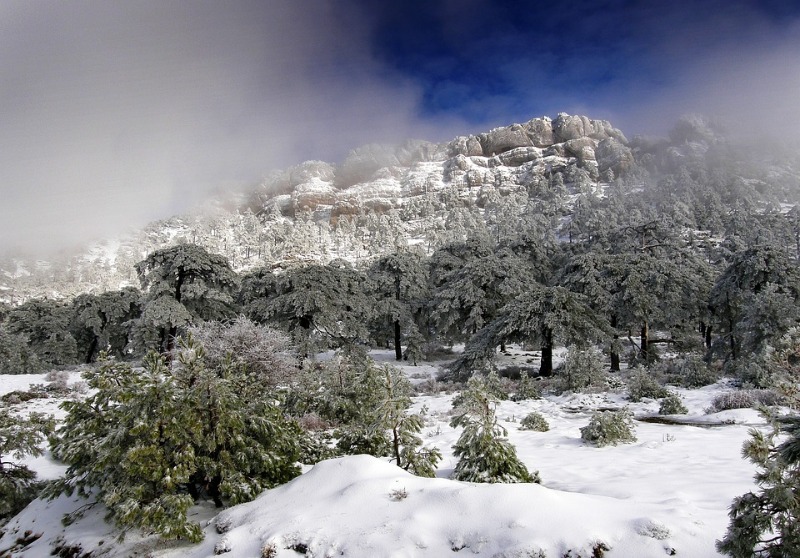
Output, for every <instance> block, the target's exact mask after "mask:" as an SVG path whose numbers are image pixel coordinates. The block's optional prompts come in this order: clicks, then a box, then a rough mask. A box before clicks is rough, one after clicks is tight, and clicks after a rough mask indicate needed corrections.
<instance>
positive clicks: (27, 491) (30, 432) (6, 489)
mask: <svg viewBox="0 0 800 558" xmlns="http://www.w3.org/2000/svg"><path fill="white" fill-rule="evenodd" d="M54 426H55V422H54V420H53V418H52V417H46V416H44V415H42V414H39V413H31V414H30V415H29V416H28V417H27V418H21V417H18V416H16V415H14V414H12V413H11V411H9V410H8V409H0V523H2V520H4V519H6V518H8V517H11V516H12V515H14V514H16V513H17V512H19V511H20V510H21V509H22V508H24V507H25V506H26V505H27V504H28V502H30V501H31V500H33V499H34V498H35V497H36V492H37V490H38V489H39V488H40V487H39V486H38V485H37V482H36V473H35V472H34V471H32V470H31V469H30V468H28V466H27V465H24V464H23V463H20V462H19V461H18V460H20V459H22V458H23V457H25V456H28V455H29V456H32V457H37V456H40V455H42V453H44V451H43V450H42V447H41V444H42V442H43V441H44V440H45V438H46V437H47V436H48V435H49V434H50V433H52V432H53V428H54ZM12 457H13V458H14V459H15V461H12V460H10V458H12Z"/></svg>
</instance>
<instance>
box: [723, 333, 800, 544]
mask: <svg viewBox="0 0 800 558" xmlns="http://www.w3.org/2000/svg"><path fill="white" fill-rule="evenodd" d="M798 356H800V330H798V329H797V328H794V329H792V330H790V331H789V332H788V333H787V334H786V335H785V336H784V338H783V339H781V341H780V343H778V344H777V347H776V349H775V350H774V351H773V352H772V353H771V354H770V356H769V359H768V366H769V368H770V369H772V370H773V373H772V380H773V382H774V384H775V385H776V386H777V389H778V390H779V391H780V392H781V394H782V395H783V396H784V398H785V400H786V403H787V406H789V407H790V408H792V409H794V410H796V409H798V408H800V392H799V391H798V389H797V378H798V376H800V358H798ZM763 415H764V417H765V418H766V419H767V420H768V423H769V424H770V427H771V428H770V430H769V431H768V432H762V431H760V430H756V429H751V431H750V439H749V440H748V441H747V442H745V444H744V447H743V448H742V455H743V456H744V457H745V458H747V459H748V460H749V461H751V462H752V463H754V464H755V465H756V466H757V467H758V471H757V472H756V475H755V481H756V484H757V485H758V487H759V490H758V491H756V492H748V493H747V494H744V495H742V496H739V497H737V498H735V499H734V500H733V504H732V505H731V508H730V512H729V513H728V516H729V517H730V523H729V524H728V530H727V532H726V533H725V537H724V538H723V539H722V540H720V541H717V550H719V551H720V552H722V553H724V554H727V555H728V556H733V557H734V558H744V557H751V556H764V557H767V558H791V557H794V556H798V555H800V416H798V415H797V414H796V412H794V413H792V414H788V415H783V416H775V415H774V414H773V415H771V414H769V413H768V412H766V411H764V412H763Z"/></svg>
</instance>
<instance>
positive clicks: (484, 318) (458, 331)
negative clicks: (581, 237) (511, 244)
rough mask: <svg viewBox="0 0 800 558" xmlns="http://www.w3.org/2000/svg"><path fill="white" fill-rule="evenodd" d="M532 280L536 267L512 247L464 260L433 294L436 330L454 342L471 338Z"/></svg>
mask: <svg viewBox="0 0 800 558" xmlns="http://www.w3.org/2000/svg"><path fill="white" fill-rule="evenodd" d="M533 282H534V272H533V269H532V268H531V267H530V266H529V265H528V264H527V263H526V262H525V260H523V259H522V258H520V257H517V256H516V255H515V254H514V253H513V252H511V251H510V250H501V251H499V252H492V253H490V254H486V255H483V256H481V257H478V258H474V259H470V260H468V261H465V262H464V263H463V264H462V265H461V266H460V267H459V268H458V269H456V270H454V271H453V272H451V273H450V274H449V275H448V276H447V278H446V279H445V280H444V282H443V283H442V284H441V285H440V286H439V288H437V289H436V290H435V291H434V293H433V297H432V300H431V307H432V312H431V314H432V318H433V320H434V323H435V324H436V330H437V332H438V333H439V335H442V336H444V337H445V338H447V339H449V340H452V341H459V340H463V339H467V338H469V336H471V335H473V334H474V333H476V332H477V331H478V330H479V329H481V328H482V327H484V326H485V325H486V324H488V323H489V322H491V321H492V320H493V319H494V318H496V317H497V314H498V311H499V310H500V308H501V307H503V306H504V305H505V304H507V303H508V302H509V301H510V300H512V299H514V297H516V296H518V295H520V294H522V293H523V292H524V291H525V290H526V289H527V288H528V286H529V285H530V284H531V283H533Z"/></svg>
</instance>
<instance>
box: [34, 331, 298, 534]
mask: <svg viewBox="0 0 800 558" xmlns="http://www.w3.org/2000/svg"><path fill="white" fill-rule="evenodd" d="M85 378H86V380H87V383H88V384H89V387H90V388H93V389H94V390H95V392H94V393H93V394H92V395H91V396H90V397H88V398H87V399H86V400H83V401H69V402H66V403H64V408H65V409H66V410H67V412H68V415H67V418H66V420H65V423H64V426H63V427H62V428H61V430H59V436H58V438H57V439H56V440H55V442H54V444H53V453H54V454H55V455H56V456H57V457H58V458H59V459H61V460H62V461H64V462H65V463H67V465H68V466H69V467H68V469H67V473H66V475H65V476H64V478H63V479H62V480H60V481H59V482H58V483H56V484H55V485H53V487H52V489H51V490H50V495H51V496H55V495H57V494H60V493H67V494H72V493H73V492H75V491H77V493H78V494H79V495H81V496H84V497H93V498H97V499H98V500H99V501H100V502H102V503H103V504H104V505H105V506H106V507H107V508H108V510H109V514H108V515H109V518H110V519H112V520H113V521H114V522H115V523H116V524H117V525H118V526H119V527H121V528H122V529H123V533H124V532H125V531H127V530H130V529H143V530H145V531H150V532H155V533H158V534H159V535H161V536H162V537H164V538H182V539H187V540H191V541H197V540H200V539H201V538H202V530H201V528H200V526H199V525H198V524H196V523H194V522H192V521H191V520H190V519H189V517H188V510H189V508H190V507H191V506H192V504H193V501H194V499H196V498H200V497H203V496H206V497H208V498H210V499H212V500H214V502H215V503H216V504H217V505H222V504H223V503H228V504H236V503H240V502H244V501H247V500H250V499H252V498H254V497H256V496H257V495H258V494H259V493H260V492H261V491H263V490H264V489H266V488H270V487H272V486H275V485H277V484H281V483H283V482H286V481H288V480H290V479H291V478H293V477H294V476H296V475H297V474H299V469H298V468H297V466H296V462H297V458H298V456H299V443H298V439H299V437H300V434H301V433H300V429H299V427H298V426H297V425H296V424H295V423H294V422H292V421H287V420H286V419H285V418H284V415H283V412H282V411H281V409H280V408H278V407H277V406H276V403H275V396H274V394H273V393H272V392H271V391H270V390H269V389H264V386H263V385H261V384H260V383H259V384H258V385H257V386H253V385H250V384H251V383H252V382H254V381H255V382H257V381H258V380H257V377H254V376H252V375H248V374H245V373H243V371H242V370H241V369H240V367H238V366H236V365H235V364H234V363H233V362H232V361H231V360H226V361H225V362H224V363H222V364H221V365H219V366H215V367H213V368H210V367H208V366H207V365H206V362H205V357H204V352H203V348H202V346H201V345H199V344H198V343H196V342H195V341H193V340H192V339H191V338H188V339H187V340H186V341H185V342H184V343H182V345H181V347H180V349H179V350H178V352H177V357H176V358H175V359H173V361H172V364H171V366H168V365H167V363H166V362H165V360H164V358H163V357H162V356H160V355H157V354H155V353H150V354H149V355H148V356H147V357H146V358H145V360H144V362H143V369H142V370H133V369H132V368H131V367H130V365H128V364H126V363H119V362H115V361H113V360H108V359H105V360H103V361H102V364H101V366H100V367H99V368H98V369H96V370H89V371H87V372H86V373H85ZM176 417H180V420H176Z"/></svg>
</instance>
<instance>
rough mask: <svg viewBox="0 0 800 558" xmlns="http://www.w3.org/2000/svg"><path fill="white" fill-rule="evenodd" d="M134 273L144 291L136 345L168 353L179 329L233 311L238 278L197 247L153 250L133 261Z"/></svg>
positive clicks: (222, 261) (217, 258) (225, 263)
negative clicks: (134, 263) (135, 262)
mask: <svg viewBox="0 0 800 558" xmlns="http://www.w3.org/2000/svg"><path fill="white" fill-rule="evenodd" d="M136 272H137V274H138V275H139V281H140V282H141V284H142V289H144V290H145V291H146V300H145V304H144V308H143V310H142V316H141V318H140V319H139V320H138V324H139V327H138V343H139V345H140V348H151V349H152V348H156V347H157V348H158V349H159V350H161V351H163V352H166V353H169V352H170V351H171V350H172V349H173V347H174V342H175V338H176V336H177V335H178V332H179V331H180V330H181V329H182V328H185V327H186V326H187V325H189V324H191V323H196V322H199V321H203V320H219V319H223V318H229V317H232V316H233V314H234V301H233V294H234V292H235V291H236V289H237V288H238V278H237V276H236V274H235V273H234V272H233V270H232V269H231V267H230V265H229V264H228V261H227V260H226V259H225V258H224V257H222V256H220V255H217V254H211V253H209V252H207V251H206V250H205V249H204V248H202V247H200V246H197V245H195V244H179V245H177V246H172V247H170V248H163V249H161V250H156V251H155V252H152V253H151V254H149V255H148V256H147V257H146V258H145V259H144V260H142V261H141V262H139V263H137V264H136ZM154 340H155V341H156V343H157V344H156V345H155V346H154V344H153V341H154Z"/></svg>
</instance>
